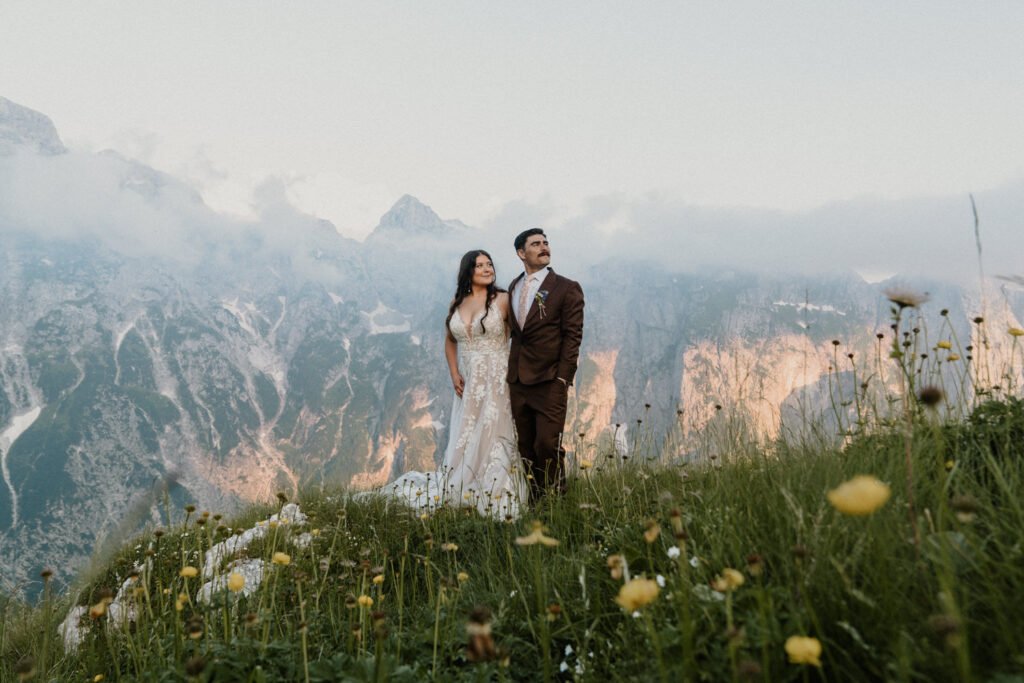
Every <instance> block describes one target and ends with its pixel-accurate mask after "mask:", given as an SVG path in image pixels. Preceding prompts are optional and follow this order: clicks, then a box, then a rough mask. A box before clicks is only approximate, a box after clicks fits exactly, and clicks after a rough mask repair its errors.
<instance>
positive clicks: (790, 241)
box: [0, 152, 1024, 282]
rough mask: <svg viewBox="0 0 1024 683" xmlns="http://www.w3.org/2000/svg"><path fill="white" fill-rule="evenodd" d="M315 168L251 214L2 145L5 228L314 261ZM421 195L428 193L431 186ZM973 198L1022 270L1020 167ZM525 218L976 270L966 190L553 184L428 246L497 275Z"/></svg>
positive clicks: (986, 239) (730, 247)
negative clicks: (755, 201)
mask: <svg viewBox="0 0 1024 683" xmlns="http://www.w3.org/2000/svg"><path fill="white" fill-rule="evenodd" d="M318 182H319V181H317V182H313V183H312V185H311V184H310V181H308V180H303V179H286V178H270V179H268V180H267V181H266V182H264V183H263V184H262V185H260V186H258V187H257V188H256V191H255V192H254V193H253V195H252V197H251V199H250V201H251V206H252V207H253V208H254V210H255V215H256V216H257V217H256V218H254V219H248V220H243V219H239V218H235V217H231V216H227V215H222V214H219V213H217V212H216V211H214V210H213V209H211V208H210V207H209V206H207V205H206V204H205V203H204V202H203V201H202V199H201V198H200V196H199V193H198V192H196V191H195V190H194V189H192V188H191V187H190V186H189V185H188V184H186V183H185V182H184V181H180V180H178V179H175V178H173V177H171V176H169V175H167V174H163V173H160V172H157V171H154V170H153V169H151V168H149V167H147V166H144V165H142V164H139V163H136V162H133V161H130V160H127V159H125V158H123V157H120V156H118V155H117V154H114V153H101V154H87V153H81V152H71V153H67V154H63V155H59V156H51V157H44V156H36V155H33V154H27V153H26V154H18V155H13V156H7V157H0V232H21V233H31V234H34V235H37V236H39V237H44V238H51V239H60V240H72V239H76V238H82V237H87V238H95V239H97V240H100V241H102V242H104V243H105V244H106V245H107V246H108V247H110V248H111V249H113V250H116V251H119V252H122V253H125V254H127V255H130V256H153V257H155V258H161V259H172V260H177V261H180V262H183V263H186V264H198V263H199V262H201V261H204V260H209V259H210V258H211V254H215V253H216V252H217V251H218V250H221V251H224V249H223V248H222V245H224V244H228V245H233V246H234V247H236V248H239V247H240V245H241V247H240V248H252V249H257V250H262V251H266V252H268V253H271V252H280V253H281V254H292V255H293V257H294V260H293V265H294V266H296V267H308V269H309V271H310V272H312V271H320V272H322V271H323V270H324V264H323V263H317V262H315V260H310V257H309V254H308V253H306V252H308V251H309V248H310V241H309V240H305V241H303V240H296V235H297V234H304V235H307V236H309V235H313V237H311V238H310V239H312V240H313V241H314V242H316V243H323V244H327V242H329V241H331V240H333V233H331V231H330V229H331V228H332V227H333V226H332V225H331V224H329V223H327V222H326V221H322V220H319V219H316V218H314V217H313V216H310V215H308V213H305V212H303V211H301V210H299V209H297V208H296V206H297V205H298V204H299V202H297V201H296V196H295V195H296V192H300V193H301V190H300V189H297V188H301V187H303V186H304V185H303V183H306V185H305V187H312V186H314V185H317V183H318ZM326 187H327V185H324V186H323V187H320V189H319V190H318V192H321V193H322V192H323V191H325V188H326ZM354 191H355V190H353V192H354ZM379 199H380V198H379V197H376V196H374V197H373V198H372V201H374V202H376V201H379ZM396 199H397V198H396ZM421 199H423V200H424V201H425V202H426V203H428V204H429V201H430V198H429V197H424V198H421ZM975 200H976V202H977V206H978V211H979V215H980V219H981V222H980V230H981V241H982V247H983V257H984V268H985V272H986V274H987V275H1000V274H1002V275H1022V274H1024V273H1022V272H1021V271H1022V270H1024V269H1022V268H1021V266H1020V254H1021V253H1024V230H1021V229H1020V222H1021V217H1024V181H1021V182H1016V183H1013V184H1010V185H1007V186H1004V187H1001V188H996V189H992V190H987V191H982V192H979V193H977V194H976V195H975ZM367 201H370V200H369V199H368V200H367ZM364 203H365V202H364ZM359 210H360V211H364V210H365V207H361V208H360V209H359ZM445 218H448V217H445ZM526 227H543V228H545V229H546V230H547V231H548V236H549V237H550V238H551V241H552V249H553V255H554V259H553V263H554V264H555V267H556V268H558V269H560V270H564V271H565V272H566V273H573V272H582V270H583V269H586V268H589V267H593V266H599V265H600V264H602V263H606V262H608V261H614V260H625V261H630V262H633V261H637V262H648V263H653V264H656V265H658V266H660V267H663V268H665V269H667V270H670V271H694V270H703V269H707V268H731V269H737V270H747V271H754V272H767V273H780V274H785V273H794V274H829V273H837V272H847V271H851V270H852V271H856V272H859V273H861V274H863V275H865V276H867V277H869V278H871V277H872V276H875V277H882V276H887V275H891V274H899V275H900V276H903V277H907V278H922V279H928V280H939V281H955V282H976V278H977V273H978V265H977V254H976V248H975V237H974V219H973V215H972V213H971V205H970V200H969V198H968V195H967V194H966V193H965V194H963V195H962V196H955V197H949V196H945V197H919V198H912V199H904V200H896V201H883V200H872V199H864V200H859V201H850V202H842V203H834V204H830V205H826V206H823V207H820V208H818V209H816V210H813V211H808V212H802V213H785V212H780V211H771V210H757V209H736V208H714V207H701V206H694V205H690V204H686V203H684V202H681V201H679V200H677V199H674V198H672V197H669V196H665V195H659V194H650V195H646V196H641V197H628V196H625V195H618V194H616V195H602V196H596V197H592V198H590V199H588V200H586V201H585V202H583V203H582V204H581V205H579V206H577V207H567V206H564V205H561V204H558V203H557V202H556V201H554V200H552V199H550V198H548V199H543V200H540V201H536V202H527V201H514V202H509V203H508V204H506V205H504V206H503V207H502V208H500V209H499V210H498V211H497V212H495V214H494V216H493V217H492V218H490V219H489V220H487V221H485V222H484V223H483V225H482V226H480V227H477V228H472V229H470V230H469V231H468V232H467V233H464V234H460V235H458V236H457V237H453V238H452V240H453V243H452V244H437V245H436V247H438V248H439V249H440V251H441V252H443V253H445V254H449V253H455V252H459V253H461V251H465V250H469V249H474V248H484V249H487V250H488V251H490V252H491V254H492V255H493V256H494V258H495V262H496V265H497V266H498V268H499V278H500V279H501V281H502V282H505V280H506V276H507V279H511V277H512V276H513V275H514V274H515V273H516V272H518V270H519V269H520V263H519V262H518V259H516V257H515V253H514V251H513V249H512V240H513V238H514V237H515V235H516V234H517V233H518V232H519V231H520V230H522V229H524V228H526ZM328 238H330V239H328ZM338 239H339V240H343V241H346V242H347V240H345V238H342V237H340V235H339V237H338ZM456 240H457V242H458V243H454V242H455V241H456ZM352 246H354V244H353V245H352ZM424 246H427V245H424ZM453 258H454V257H453ZM304 259H305V260H304Z"/></svg>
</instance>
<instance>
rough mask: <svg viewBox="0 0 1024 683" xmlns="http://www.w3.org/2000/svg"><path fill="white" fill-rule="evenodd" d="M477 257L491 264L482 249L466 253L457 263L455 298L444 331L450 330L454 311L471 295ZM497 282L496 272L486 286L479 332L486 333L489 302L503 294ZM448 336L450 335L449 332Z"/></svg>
mask: <svg viewBox="0 0 1024 683" xmlns="http://www.w3.org/2000/svg"><path fill="white" fill-rule="evenodd" d="M477 256H486V257H487V260H488V261H490V262H491V263H492V264H493V263H494V259H492V258H491V255H490V254H488V253H487V252H486V251H484V250H483V249H474V250H473V251H467V252H466V253H465V254H463V256H462V260H461V261H460V262H459V276H458V278H457V284H456V286H455V298H453V299H452V305H451V306H449V307H448V317H447V318H445V319H444V329H445V330H448V329H450V328H449V327H448V325H449V324H450V323H451V321H452V316H453V315H455V310H456V309H457V308H458V307H459V306H460V305H461V304H462V302H463V301H464V300H465V299H466V297H467V296H469V295H470V294H472V293H473V272H474V271H475V270H476V258H477ZM497 281H498V276H497V271H495V276H494V280H493V281H492V282H491V283H490V284H489V285H487V300H486V302H485V303H484V315H483V318H480V331H481V332H487V328H486V327H484V318H486V317H487V314H488V313H489V312H490V310H491V302H492V301H494V299H495V298H497V296H498V292H504V291H505V290H504V289H502V288H501V287H498V286H497V285H496V284H495V282H497ZM449 334H451V333H450V332H449Z"/></svg>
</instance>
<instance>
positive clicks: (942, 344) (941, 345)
mask: <svg viewBox="0 0 1024 683" xmlns="http://www.w3.org/2000/svg"><path fill="white" fill-rule="evenodd" d="M935 346H937V347H939V348H940V349H946V350H947V351H948V350H950V349H951V348H953V345H952V344H951V343H949V342H948V341H947V340H945V339H943V340H942V341H940V342H939V343H938V344H936V345H935Z"/></svg>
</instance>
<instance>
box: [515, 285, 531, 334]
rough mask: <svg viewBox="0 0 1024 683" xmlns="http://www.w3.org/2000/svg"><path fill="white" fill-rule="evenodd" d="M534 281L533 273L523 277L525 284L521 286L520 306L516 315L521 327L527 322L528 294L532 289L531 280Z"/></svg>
mask: <svg viewBox="0 0 1024 683" xmlns="http://www.w3.org/2000/svg"><path fill="white" fill-rule="evenodd" d="M532 281H533V276H532V275H527V276H526V277H525V278H523V284H522V285H520V287H519V307H518V308H517V309H516V317H517V318H518V319H519V327H522V326H523V323H524V322H526V311H527V310H529V299H527V298H526V295H527V293H528V291H529V289H530V282H532Z"/></svg>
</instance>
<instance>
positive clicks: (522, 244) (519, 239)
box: [514, 228, 547, 251]
mask: <svg viewBox="0 0 1024 683" xmlns="http://www.w3.org/2000/svg"><path fill="white" fill-rule="evenodd" d="M530 235H544V231H543V230H542V229H541V228H530V229H529V230H523V231H522V232H521V233H519V234H518V235H517V236H516V241H515V242H514V244H515V246H516V251H519V250H520V249H525V248H526V238H527V237H529V236H530ZM544 236H545V237H547V235H544Z"/></svg>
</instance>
